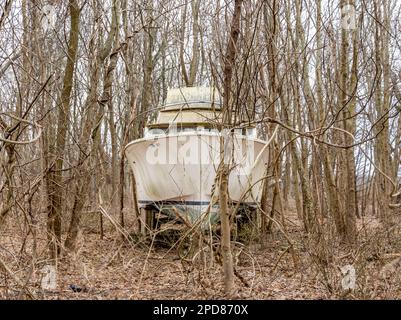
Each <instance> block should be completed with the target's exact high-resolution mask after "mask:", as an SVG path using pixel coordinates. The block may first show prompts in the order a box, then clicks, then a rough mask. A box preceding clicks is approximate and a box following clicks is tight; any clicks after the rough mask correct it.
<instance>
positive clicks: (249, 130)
mask: <svg viewBox="0 0 401 320" xmlns="http://www.w3.org/2000/svg"><path fill="white" fill-rule="evenodd" d="M246 136H247V137H249V138H256V129H255V128H247V129H246Z"/></svg>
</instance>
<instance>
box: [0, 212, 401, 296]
mask: <svg viewBox="0 0 401 320" xmlns="http://www.w3.org/2000/svg"><path fill="white" fill-rule="evenodd" d="M287 218H288V223H287V232H288V237H289V238H291V240H292V241H293V243H294V246H295V248H294V249H295V256H296V257H295V258H296V259H295V260H294V257H293V256H292V255H291V254H290V253H289V251H288V250H287V249H288V242H287V240H286V239H285V237H284V236H283V235H282V234H280V232H279V231H278V230H274V231H273V233H272V234H270V235H268V236H267V237H266V239H264V241H263V246H261V245H260V244H253V245H250V246H249V247H248V253H249V255H251V256H252V259H253V261H254V266H253V265H252V264H250V263H247V264H245V265H242V266H241V264H239V266H238V267H237V268H238V271H239V273H240V274H241V276H242V277H244V278H245V279H246V281H247V282H248V283H249V284H250V287H245V286H244V285H243V284H242V283H241V282H240V281H239V279H237V280H236V281H237V283H236V284H237V293H236V296H235V298H239V299H343V298H345V299H359V298H368V299H382V298H401V290H400V286H399V283H401V282H400V279H399V278H400V269H401V262H400V257H401V255H398V256H397V253H401V240H398V239H399V230H398V229H399V228H397V225H398V224H395V227H393V230H392V231H391V230H390V233H389V232H388V230H386V229H385V228H384V227H383V226H382V225H381V223H379V222H378V220H377V219H375V218H374V217H364V221H363V223H362V221H359V232H360V234H359V244H358V246H357V247H356V248H346V247H344V246H343V245H341V244H340V243H337V242H336V241H334V240H332V239H329V238H327V239H325V240H326V241H322V244H321V245H322V246H324V245H326V248H323V249H324V250H326V251H324V252H326V253H327V252H329V253H330V254H327V255H325V256H324V257H326V258H327V259H321V258H320V260H319V259H316V256H317V255H316V256H315V253H316V249H317V248H311V247H310V245H308V243H309V242H308V239H307V238H306V237H305V234H304V232H303V230H302V227H301V224H300V223H299V221H298V220H297V218H296V216H295V215H290V216H288V217H287ZM38 230H43V228H42V227H40V225H38ZM93 231H94V230H93V228H85V229H84V234H83V235H82V234H81V235H80V241H79V245H78V248H77V250H76V252H75V253H74V254H69V255H68V256H65V257H63V258H62V259H61V260H60V262H59V263H58V265H57V269H58V278H57V288H56V289H54V290H47V291H44V290H42V289H41V285H40V284H41V277H42V276H43V275H42V273H41V270H42V268H43V266H45V265H46V264H48V263H49V262H48V261H47V260H46V250H45V243H46V234H43V233H40V232H37V249H36V252H37V254H36V256H33V255H32V252H33V251H32V250H33V241H32V235H29V236H28V237H25V236H24V235H25V234H26V233H27V229H26V228H25V227H17V226H16V224H14V225H13V224H11V223H8V225H7V226H5V227H4V228H3V229H2V230H1V231H0V257H1V258H2V260H3V261H4V262H5V263H6V264H7V265H8V266H9V268H10V269H11V270H12V272H13V273H14V275H15V276H17V277H18V278H19V279H20V280H21V281H22V282H23V283H25V284H26V287H27V288H29V290H30V291H31V292H32V293H33V294H34V295H35V296H36V298H39V299H224V298H225V296H224V294H223V291H222V288H223V286H222V281H221V279H222V276H221V268H220V267H219V265H218V264H216V263H214V264H213V266H209V265H208V264H207V265H206V266H203V267H197V266H194V265H193V264H191V263H189V262H185V261H181V260H180V259H178V256H177V254H176V253H175V251H174V250H171V251H170V252H168V250H167V249H166V248H149V246H144V245H143V244H142V245H138V244H137V243H127V242H124V243H123V242H121V240H120V237H119V236H118V235H117V233H116V232H115V231H114V230H113V228H111V227H110V226H109V228H108V229H106V236H105V238H104V239H100V236H99V234H98V233H96V232H93ZM397 237H398V238H397ZM324 243H326V244H324ZM320 249H321V248H320ZM394 254H395V255H394ZM319 257H322V256H321V255H320V256H319ZM397 259H398V260H397ZM248 262H249V261H248ZM209 263H210V261H209ZM346 264H350V265H352V266H354V267H355V269H356V275H357V279H356V289H355V290H354V291H352V292H343V290H342V288H341V279H342V277H343V276H342V274H341V271H340V268H341V267H342V266H344V265H346ZM70 285H75V286H76V287H79V288H80V289H81V291H80V292H74V291H73V290H72V289H71V288H70ZM23 297H24V295H21V288H20V287H18V286H17V284H16V283H15V282H14V281H13V280H12V279H11V278H10V276H9V275H7V273H5V272H4V270H0V298H2V299H14V298H23Z"/></svg>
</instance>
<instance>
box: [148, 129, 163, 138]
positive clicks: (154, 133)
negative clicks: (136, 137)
mask: <svg viewBox="0 0 401 320" xmlns="http://www.w3.org/2000/svg"><path fill="white" fill-rule="evenodd" d="M164 134H166V132H165V130H163V129H161V128H152V129H148V128H145V132H144V136H145V137H153V136H159V135H164Z"/></svg>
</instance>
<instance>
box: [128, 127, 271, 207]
mask: <svg viewBox="0 0 401 320" xmlns="http://www.w3.org/2000/svg"><path fill="white" fill-rule="evenodd" d="M220 139H221V137H220V134H219V133H212V132H191V133H186V132H182V133H177V134H169V135H160V136H152V137H147V138H143V139H138V140H135V141H133V142H131V143H129V144H128V145H127V146H126V149H125V153H126V156H127V159H128V161H129V164H130V166H131V168H132V170H133V172H134V175H135V179H136V184H137V197H138V200H139V203H140V204H142V205H143V204H151V203H159V202H163V203H184V204H186V205H192V206H194V207H199V208H204V206H206V205H208V204H209V202H210V201H211V198H212V193H213V184H214V182H215V176H216V172H217V170H218V166H219V163H220V160H221V159H220V154H221V150H220ZM266 143H267V142H265V141H262V140H258V139H254V138H249V137H246V136H242V135H235V136H234V137H233V138H231V139H227V138H226V139H225V152H224V154H225V155H226V157H225V159H224V160H225V163H228V164H230V168H231V171H230V176H229V196H230V199H231V200H232V201H240V202H242V203H245V204H255V203H257V202H259V201H260V197H261V193H262V184H263V180H262V177H263V175H264V174H265V164H266V162H267V156H268V150H267V148H266V147H265V146H266Z"/></svg>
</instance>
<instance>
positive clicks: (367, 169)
mask: <svg viewBox="0 0 401 320" xmlns="http://www.w3.org/2000/svg"><path fill="white" fill-rule="evenodd" d="M400 30H401V2H400V1H399V0H372V1H367V0H334V1H328V0H317V1H312V0H288V1H287V0H269V1H267V0H266V1H264V0H168V1H167V0H135V1H128V0H105V1H99V0H69V1H67V0H66V1H58V0H32V1H25V0H0V299H227V298H234V299H394V298H398V299H400V298H401V166H400V165H401V163H400V162H401V32H400ZM191 87H214V88H216V90H217V91H218V93H219V95H220V96H221V99H222V100H221V101H222V103H221V117H220V118H218V119H217V120H216V121H215V122H214V124H213V125H214V126H215V128H217V129H218V130H223V129H228V130H234V129H238V128H240V129H241V128H245V127H248V126H252V127H254V128H255V129H256V130H257V139H259V140H260V141H269V144H268V147H267V148H268V149H266V150H267V155H268V156H267V157H266V163H265V167H264V173H263V178H262V179H260V181H261V183H260V186H261V187H260V190H259V191H260V194H261V198H260V200H258V201H257V203H256V207H255V210H254V213H255V215H254V217H253V219H252V221H251V222H249V223H247V224H246V225H245V226H243V225H241V226H239V222H238V221H237V219H236V218H235V217H236V216H237V214H238V212H239V211H240V202H241V201H240V202H238V203H236V202H233V201H231V199H232V197H231V195H230V183H235V182H233V181H232V179H231V178H230V177H231V176H230V171H231V170H233V168H232V167H230V165H228V164H224V163H223V162H222V163H221V164H220V165H219V166H218V169H217V172H216V178H215V180H214V183H213V190H212V191H211V194H212V196H211V199H212V200H211V202H212V201H214V205H213V206H212V205H210V206H209V207H208V209H207V210H208V212H207V213H208V214H209V213H210V212H209V211H211V210H212V209H213V208H218V209H217V211H216V212H217V214H218V217H219V222H218V223H217V225H215V226H213V228H214V231H213V232H212V231H210V232H205V231H204V230H203V229H202V228H201V227H199V225H200V224H197V223H191V221H189V220H188V219H186V218H183V217H182V216H181V214H180V213H179V212H176V211H174V214H176V220H177V221H178V220H180V223H179V224H178V227H177V223H176V224H174V223H171V222H170V223H166V224H160V225H157V228H150V227H149V226H148V224H147V223H146V221H144V219H143V215H142V211H141V210H142V209H141V204H140V201H138V192H139V191H137V187H138V184H140V180H138V179H139V178H138V176H136V174H135V172H134V171H132V170H131V167H130V165H131V164H130V163H129V161H128V159H127V156H126V153H125V150H126V148H125V147H126V146H127V144H128V143H130V142H131V141H135V140H137V139H142V138H143V137H144V136H145V133H146V132H147V131H146V130H147V129H146V126H147V124H149V123H153V122H154V121H155V119H157V117H158V115H159V111H160V106H162V105H163V103H164V101H165V100H166V98H167V96H168V91H169V89H171V88H191ZM217 129H216V130H217ZM222 139H223V138H222ZM259 140H258V141H259ZM221 141H223V140H221ZM222 152H224V150H222ZM160 179H162V177H160ZM230 179H231V180H230ZM139 200H140V199H139ZM173 210H175V208H173ZM159 214H160V212H159ZM159 216H161V215H159ZM145 220H146V219H145Z"/></svg>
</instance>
